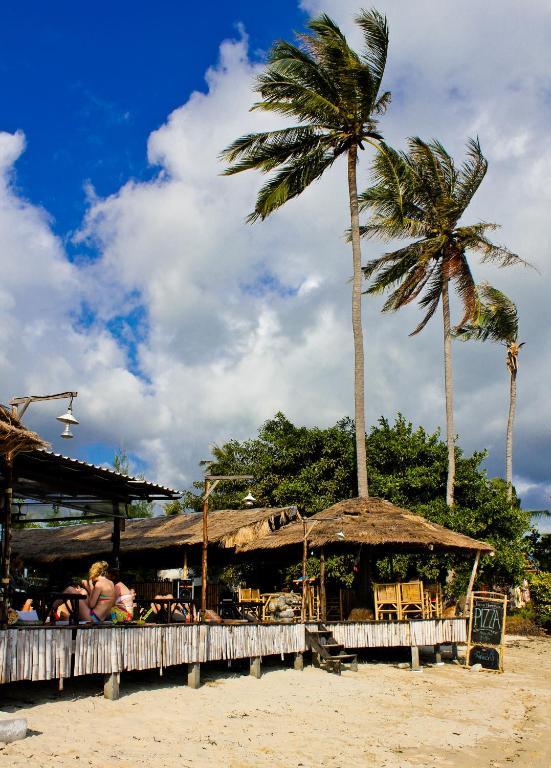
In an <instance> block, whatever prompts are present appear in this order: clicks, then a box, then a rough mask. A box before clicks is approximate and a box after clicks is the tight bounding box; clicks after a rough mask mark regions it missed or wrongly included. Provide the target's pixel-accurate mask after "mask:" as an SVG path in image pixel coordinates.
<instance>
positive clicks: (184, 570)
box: [182, 544, 189, 579]
mask: <svg viewBox="0 0 551 768" xmlns="http://www.w3.org/2000/svg"><path fill="white" fill-rule="evenodd" d="M188 572H189V571H188V565H187V547H186V546H185V544H184V565H183V566H182V579H187V577H188Z"/></svg>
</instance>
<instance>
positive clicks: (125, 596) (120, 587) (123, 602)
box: [107, 568, 134, 623]
mask: <svg viewBox="0 0 551 768" xmlns="http://www.w3.org/2000/svg"><path fill="white" fill-rule="evenodd" d="M107 578H108V579H111V581H112V582H113V584H114V585H115V595H116V600H115V607H114V608H113V617H114V619H116V621H118V622H123V623H125V622H127V621H132V619H133V618H134V596H133V594H132V591H131V590H130V589H128V587H127V586H126V584H123V582H122V581H121V576H120V571H119V569H118V568H109V570H108V571H107Z"/></svg>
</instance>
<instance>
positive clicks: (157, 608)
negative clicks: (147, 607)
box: [151, 593, 189, 624]
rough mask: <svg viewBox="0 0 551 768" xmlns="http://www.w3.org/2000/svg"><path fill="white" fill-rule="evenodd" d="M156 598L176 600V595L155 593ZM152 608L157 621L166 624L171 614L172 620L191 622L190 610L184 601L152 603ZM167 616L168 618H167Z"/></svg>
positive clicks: (180, 622) (179, 622)
mask: <svg viewBox="0 0 551 768" xmlns="http://www.w3.org/2000/svg"><path fill="white" fill-rule="evenodd" d="M153 599H154V600H174V595H171V594H170V593H169V594H167V595H155V597H154V598H153ZM151 609H152V610H153V613H154V614H156V616H157V621H158V622H159V623H162V624H164V623H165V622H166V618H168V616H169V615H170V621H172V622H175V623H178V624H184V623H185V622H188V623H189V618H188V610H187V608H186V607H185V606H184V605H183V604H182V603H168V604H167V603H162V602H161V603H151ZM165 617H166V618H165Z"/></svg>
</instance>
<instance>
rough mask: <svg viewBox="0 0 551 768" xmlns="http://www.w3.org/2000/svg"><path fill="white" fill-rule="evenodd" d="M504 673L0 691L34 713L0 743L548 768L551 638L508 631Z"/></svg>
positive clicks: (397, 673)
mask: <svg viewBox="0 0 551 768" xmlns="http://www.w3.org/2000/svg"><path fill="white" fill-rule="evenodd" d="M505 664H506V672H505V674H503V675H495V674H491V673H485V672H476V673H473V672H468V671H466V670H464V669H462V668H461V667H459V666H457V665H455V664H452V663H447V664H445V665H444V666H443V667H427V666H425V667H424V668H423V671H422V672H420V673H415V672H411V671H409V670H405V669H399V668H398V667H397V666H396V664H393V663H391V662H388V661H387V662H385V663H380V662H379V663H362V664H360V667H359V671H358V672H357V673H354V672H348V671H347V672H345V673H343V675H342V676H341V677H337V676H334V675H330V674H328V673H327V672H324V671H322V670H318V669H314V668H312V667H306V668H305V669H304V671H303V672H297V671H294V670H293V669H292V668H288V667H285V666H284V665H283V664H274V663H272V665H271V666H266V667H265V668H264V669H265V672H264V674H263V677H262V679H260V680H256V679H254V678H251V677H249V676H247V675H246V674H245V673H244V672H243V670H241V671H235V670H233V671H232V670H227V671H226V672H220V671H212V670H211V671H210V672H209V674H208V679H207V681H206V683H205V685H204V686H203V687H202V688H201V689H199V690H191V689H189V688H187V687H186V686H185V685H182V684H181V682H182V679H183V674H184V673H183V670H182V669H179V668H178V669H172V670H168V671H167V673H166V675H165V677H163V678H159V677H158V675H157V674H152V673H150V672H148V673H140V674H138V675H123V678H122V682H121V694H122V695H121V698H120V699H119V700H118V701H115V702H111V701H107V700H105V699H103V697H102V696H101V695H100V694H99V687H100V685H101V681H100V679H99V678H97V677H96V678H87V679H86V680H80V681H76V682H75V681H72V682H71V681H70V682H68V683H67V684H66V686H67V687H66V690H65V691H64V692H63V693H61V694H59V693H57V692H56V691H55V688H54V685H53V684H51V683H48V684H36V683H35V684H26V683H25V684H17V685H14V686H10V687H6V688H4V689H3V690H0V695H2V697H3V698H2V702H1V704H0V706H1V708H2V710H3V712H12V713H14V714H17V716H23V717H26V718H27V719H28V723H29V728H30V729H31V734H30V736H28V737H27V738H26V739H25V740H24V741H19V742H16V743H13V744H8V745H4V746H1V747H0V768H4V766H5V768H7V767H8V766H10V768H12V767H13V768H19V767H21V766H25V768H34V766H48V767H49V766H56V768H59V767H61V768H63V767H64V766H73V767H74V766H75V765H80V766H92V767H93V768H100V767H101V768H103V766H116V768H134V766H148V768H152V766H166V767H167V768H172V766H178V768H186V767H187V766H210V767H211V768H217V766H228V768H242V767H243V766H259V768H263V767H264V766H271V767H272V768H273V767H274V766H285V768H288V767H289V766H303V767H304V768H311V767H313V766H316V767H317V766H324V768H325V767H327V768H337V767H339V768H340V767H343V768H344V766H347V767H348V766H350V767H352V766H375V767H376V768H383V767H384V766H388V767H389V768H414V767H415V768H419V767H422V768H429V767H430V768H432V766H435V767H437V768H445V767H447V766H453V767H454V768H471V767H472V768H475V767H476V768H508V767H509V766H519V767H520V768H528V767H529V768H539V766H542V767H543V766H545V768H547V767H548V766H551V735H550V732H549V731H550V729H549V725H550V722H549V720H550V716H551V639H547V638H517V637H513V638H509V639H508V647H507V652H506V657H505Z"/></svg>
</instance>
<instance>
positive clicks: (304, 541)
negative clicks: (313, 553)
mask: <svg viewBox="0 0 551 768" xmlns="http://www.w3.org/2000/svg"><path fill="white" fill-rule="evenodd" d="M302 527H303V534H304V535H303V539H302V610H301V617H302V621H306V559H307V557H308V538H307V533H306V520H303V521H302Z"/></svg>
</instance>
